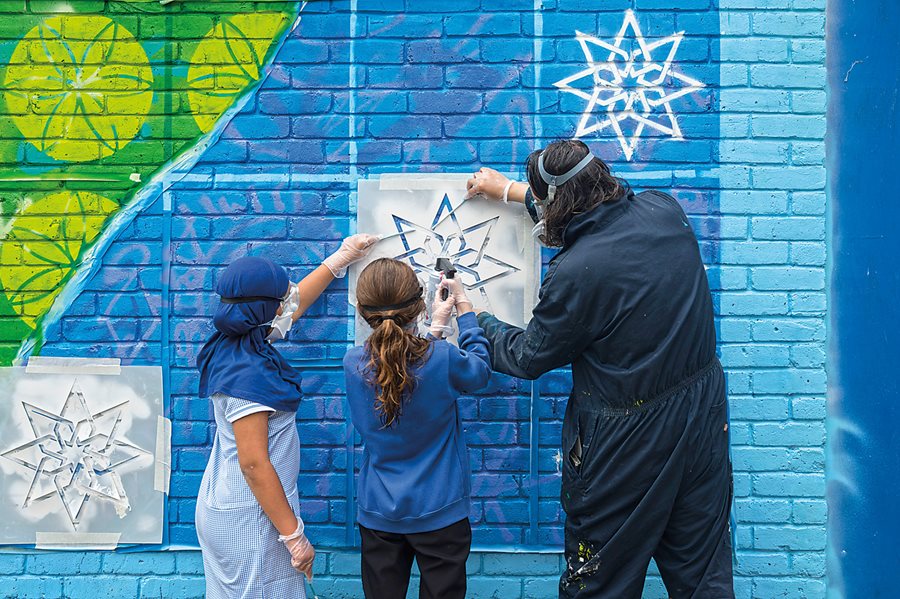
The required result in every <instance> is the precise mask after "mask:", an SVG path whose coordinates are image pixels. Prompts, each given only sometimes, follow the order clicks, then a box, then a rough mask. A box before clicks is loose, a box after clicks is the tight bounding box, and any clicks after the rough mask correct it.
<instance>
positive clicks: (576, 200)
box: [469, 141, 734, 599]
mask: <svg viewBox="0 0 900 599" xmlns="http://www.w3.org/2000/svg"><path fill="white" fill-rule="evenodd" d="M528 181H529V186H528V187H526V186H525V185H524V184H521V183H511V182H508V181H507V180H506V178H505V177H503V176H502V175H500V174H499V173H497V172H496V171H492V170H490V169H482V170H481V171H479V172H478V173H476V174H475V175H474V176H473V178H472V179H470V181H469V192H470V194H476V193H480V194H482V195H485V196H487V197H493V198H498V199H499V198H501V197H502V198H503V199H504V200H506V199H512V200H514V201H521V202H523V203H525V205H526V207H527V208H528V211H529V212H530V213H531V215H532V218H533V219H534V220H535V221H536V222H538V221H539V222H538V226H537V227H535V230H536V233H538V234H540V237H541V240H542V241H544V242H545V243H546V244H547V245H551V246H556V247H561V250H560V251H559V253H558V254H557V255H556V256H555V257H554V258H553V260H552V261H551V262H550V265H549V268H548V270H547V273H546V276H545V277H544V281H543V284H542V285H541V290H540V295H539V298H540V299H539V301H538V304H537V305H536V306H535V308H534V315H533V317H532V320H531V321H530V322H529V323H528V326H527V328H526V329H525V330H522V329H520V328H518V327H514V326H512V325H509V324H506V323H504V322H501V321H500V320H498V319H497V318H496V317H494V316H492V315H490V314H487V313H481V314H480V315H479V319H478V320H479V323H480V324H481V326H482V327H483V328H484V330H485V333H486V335H487V338H488V340H489V341H490V342H491V344H492V353H491V357H492V358H493V365H494V369H495V370H497V371H499V372H504V373H507V374H510V375H513V376H516V377H519V378H524V379H535V378H537V377H539V376H540V375H542V374H544V373H545V372H547V371H549V370H552V369H554V368H558V367H560V366H564V365H566V364H571V365H572V378H573V388H572V393H571V395H570V397H569V401H568V405H567V407H566V414H565V420H564V422H563V433H562V451H563V476H562V495H561V501H562V505H563V508H564V509H565V512H566V515H567V518H566V527H565V555H566V561H567V564H568V567H567V569H566V571H565V572H564V573H563V575H562V577H561V580H560V591H559V594H560V597H565V598H574V597H577V598H579V599H586V598H591V599H594V598H603V599H631V598H640V597H641V593H642V589H643V586H644V579H645V576H646V572H647V567H648V564H649V562H650V558H654V559H655V560H656V563H657V565H658V566H659V570H660V572H661V574H662V578H663V582H664V583H665V585H666V589H667V590H668V594H669V596H670V597H671V598H673V599H688V598H691V599H730V598H733V597H734V591H733V583H732V568H731V560H732V548H731V536H730V529H729V518H730V507H731V498H732V482H731V463H730V459H729V453H728V425H727V422H728V416H727V403H726V395H725V375H724V373H723V371H722V367H721V365H720V364H719V361H718V359H717V358H716V335H715V328H714V325H713V309H712V300H711V297H710V292H709V286H708V283H707V278H706V271H705V269H704V267H703V264H702V262H701V259H700V252H699V248H698V246H697V240H696V238H695V237H694V233H693V231H692V230H691V227H690V225H689V223H688V219H687V217H686V216H685V215H684V212H683V211H682V209H681V207H680V206H679V205H678V203H677V202H676V201H675V200H674V199H673V198H672V197H670V196H668V195H665V194H663V193H659V192H656V191H647V192H643V193H640V194H637V195H635V194H634V193H632V192H631V190H630V189H629V188H628V186H627V184H624V183H623V182H621V181H619V180H617V179H615V178H614V177H612V176H611V175H610V173H609V168H608V167H607V166H606V164H604V163H603V162H602V161H601V160H599V159H596V158H593V157H592V156H590V152H589V150H588V148H587V146H585V145H584V144H583V143H581V142H577V141H563V142H556V143H554V144H551V145H550V146H548V147H547V149H546V150H544V152H543V153H542V154H541V153H540V152H535V153H534V154H532V155H531V157H530V159H529V163H528Z"/></svg>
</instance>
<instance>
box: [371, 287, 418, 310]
mask: <svg viewBox="0 0 900 599" xmlns="http://www.w3.org/2000/svg"><path fill="white" fill-rule="evenodd" d="M420 299H422V288H421V287H420V288H419V292H418V293H417V294H416V295H414V296H412V297H411V298H409V299H408V300H406V301H404V302H400V303H399V304H391V305H389V306H365V305H363V304H360V305H359V307H360V308H362V309H363V310H365V311H367V312H387V311H389V310H399V309H400V308H406V307H407V306H412V305H413V304H415V303H416V302H417V301H419V300H420Z"/></svg>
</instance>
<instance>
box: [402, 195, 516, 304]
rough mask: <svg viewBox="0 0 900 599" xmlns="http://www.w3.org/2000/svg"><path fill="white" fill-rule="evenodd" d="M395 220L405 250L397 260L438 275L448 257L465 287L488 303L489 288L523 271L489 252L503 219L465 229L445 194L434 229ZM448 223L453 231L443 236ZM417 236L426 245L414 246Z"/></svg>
mask: <svg viewBox="0 0 900 599" xmlns="http://www.w3.org/2000/svg"><path fill="white" fill-rule="evenodd" d="M391 217H392V218H393V219H394V225H395V226H396V227H397V232H398V233H399V234H400V241H401V242H402V243H403V248H404V250H405V251H404V252H403V253H402V254H399V255H397V256H395V257H394V259H395V260H405V261H407V262H409V264H410V266H412V268H413V270H414V271H415V272H416V273H423V274H430V273H432V272H435V271H434V266H435V264H436V262H437V259H438V258H439V257H441V256H445V257H448V258H450V261H451V262H453V265H454V266H455V267H456V269H457V271H458V272H459V275H458V276H459V277H460V280H461V281H462V283H463V286H464V287H465V288H466V289H469V290H477V291H479V292H480V293H481V295H482V297H483V298H484V299H485V300H487V299H488V298H487V291H486V290H485V289H484V287H485V285H487V284H488V283H490V282H491V281H495V280H497V279H499V278H502V277H505V276H507V275H510V274H512V273H514V272H518V271H519V270H521V269H519V268H517V267H515V266H513V265H512V264H508V263H506V262H504V261H503V260H500V259H498V258H495V257H493V256H491V255H490V254H488V253H487V249H488V245H489V244H490V241H491V232H492V231H493V228H494V225H496V224H497V221H499V220H500V217H499V216H494V217H492V218H489V219H487V220H484V221H481V222H479V223H476V224H474V225H472V226H469V227H465V228H463V226H462V225H461V224H460V223H459V220H458V219H457V218H456V212H455V208H453V206H452V204H451V203H450V198H449V197H448V196H447V195H444V198H443V200H441V203H440V205H439V206H438V209H437V212H436V213H435V215H434V219H432V221H431V225H430V226H423V225H419V224H416V223H414V222H412V221H410V220H408V219H406V218H403V217H400V216H397V215H396V214H392V215H391ZM444 223H449V225H445V226H446V228H448V229H449V232H444V233H439V232H438V229H439V228H441V225H444ZM413 233H421V234H423V235H424V236H425V238H424V240H423V241H422V243H420V244H418V245H414V244H413V243H412V241H411V240H410V236H412V234H413ZM467 235H468V236H469V238H467V237H466V236H467ZM473 237H474V238H479V237H480V240H479V239H474V240H472V239H471V238H473ZM485 271H489V272H485Z"/></svg>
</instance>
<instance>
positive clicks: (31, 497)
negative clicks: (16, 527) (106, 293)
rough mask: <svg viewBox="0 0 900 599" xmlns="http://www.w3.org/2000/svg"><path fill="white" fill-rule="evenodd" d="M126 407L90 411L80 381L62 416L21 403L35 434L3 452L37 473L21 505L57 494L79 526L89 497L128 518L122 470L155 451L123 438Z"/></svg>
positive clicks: (24, 506) (73, 520) (72, 520)
mask: <svg viewBox="0 0 900 599" xmlns="http://www.w3.org/2000/svg"><path fill="white" fill-rule="evenodd" d="M127 405H128V402H127V401H125V402H122V403H120V404H117V405H115V406H113V407H111V408H107V409H105V410H101V411H100V412H96V413H91V412H90V410H89V409H88V407H87V402H86V401H85V398H84V393H83V392H82V391H81V388H80V387H79V385H78V381H77V380H76V381H75V382H74V383H72V387H71V389H70V390H69V393H68V395H67V397H66V401H65V404H64V405H63V408H62V411H61V412H60V413H59V414H54V413H52V412H48V411H46V410H43V409H41V408H39V407H37V406H34V405H31V404H29V403H26V402H22V407H23V408H24V409H25V414H26V415H27V417H28V422H29V423H30V424H31V429H32V431H33V432H34V437H35V438H34V440H33V441H29V442H27V443H24V444H23V445H20V446H18V447H14V448H12V449H9V450H7V451H5V452H3V453H2V454H0V455H2V456H3V457H5V458H7V459H9V460H11V461H13V462H15V463H16V464H18V465H20V466H23V467H25V468H26V469H28V470H30V471H31V472H32V473H33V475H32V477H31V484H30V486H29V488H28V493H27V494H26V496H25V501H24V504H23V506H22V507H23V508H28V507H29V506H30V505H32V504H33V503H35V502H37V501H44V500H48V499H51V498H52V497H54V496H57V497H59V500H60V501H61V502H62V505H63V508H65V512H66V515H67V516H68V517H69V520H70V521H71V523H72V527H73V528H74V529H76V530H77V529H78V525H79V523H80V520H81V516H82V512H83V509H84V506H85V504H86V503H87V502H88V500H89V499H90V498H95V499H98V500H101V501H108V502H110V503H112V505H113V507H115V509H116V513H117V514H118V515H119V517H120V518H121V517H124V516H125V514H126V513H127V512H128V510H129V509H131V508H130V506H129V503H128V497H127V496H126V494H125V488H124V486H123V485H122V479H121V477H120V474H119V472H120V470H119V469H120V468H121V467H122V466H124V465H125V464H128V463H130V462H132V461H134V460H137V459H139V458H143V457H149V456H151V455H152V454H151V453H150V452H149V451H145V450H143V449H141V448H140V447H137V446H135V445H132V444H131V443H129V442H128V441H126V440H125V439H124V438H123V437H122V431H121V425H122V412H123V410H124V409H125V407H126V406H127Z"/></svg>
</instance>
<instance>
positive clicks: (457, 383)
mask: <svg viewBox="0 0 900 599" xmlns="http://www.w3.org/2000/svg"><path fill="white" fill-rule="evenodd" d="M457 324H458V325H459V347H458V348H457V347H456V346H454V345H452V344H451V343H448V342H447V341H438V340H434V341H432V344H431V350H430V351H429V352H428V353H427V354H426V357H425V360H424V362H423V363H422V364H421V365H419V366H418V367H416V368H415V370H414V372H415V376H416V381H417V384H416V387H415V389H414V390H413V392H412V393H411V394H410V396H409V397H408V398H406V399H405V400H404V402H403V409H402V411H401V413H400V416H399V418H398V419H397V420H396V421H395V422H394V423H393V424H392V425H391V426H390V427H385V426H384V425H383V423H382V421H381V418H380V416H379V414H378V413H377V412H376V411H375V408H374V406H375V398H376V392H375V389H374V387H373V386H372V385H371V384H369V382H368V379H369V378H371V375H367V373H366V364H367V363H368V361H369V358H368V355H367V354H366V351H365V348H364V347H359V346H357V347H354V348H352V349H351V350H350V351H349V352H347V355H346V356H344V374H345V375H346V377H347V401H348V402H349V404H350V418H351V419H352V420H353V425H354V426H355V427H356V430H358V431H359V434H360V436H361V437H362V440H363V443H364V444H365V447H364V449H363V463H362V467H361V468H360V471H359V487H358V496H359V510H358V515H357V518H358V520H359V523H360V524H361V525H362V526H364V527H366V528H370V529H372V530H379V531H384V532H392V533H398V534H412V533H419V532H429V531H433V530H438V529H441V528H444V527H445V526H449V525H450V524H453V523H455V522H459V521H460V520H462V519H464V518H467V517H468V516H469V504H470V500H469V496H470V492H471V472H470V469H469V457H468V453H467V451H466V442H465V438H464V436H463V429H462V423H461V422H460V418H459V409H458V407H457V405H456V400H457V398H458V397H459V396H460V394H462V393H472V392H475V391H478V390H479V389H481V388H482V387H484V386H485V385H487V383H488V380H489V379H490V377H491V361H490V357H489V348H488V342H487V340H486V339H485V338H484V331H482V330H481V328H480V327H479V326H478V321H477V319H476V318H475V314H473V313H471V312H470V313H467V314H463V315H462V316H460V317H459V318H457Z"/></svg>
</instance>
